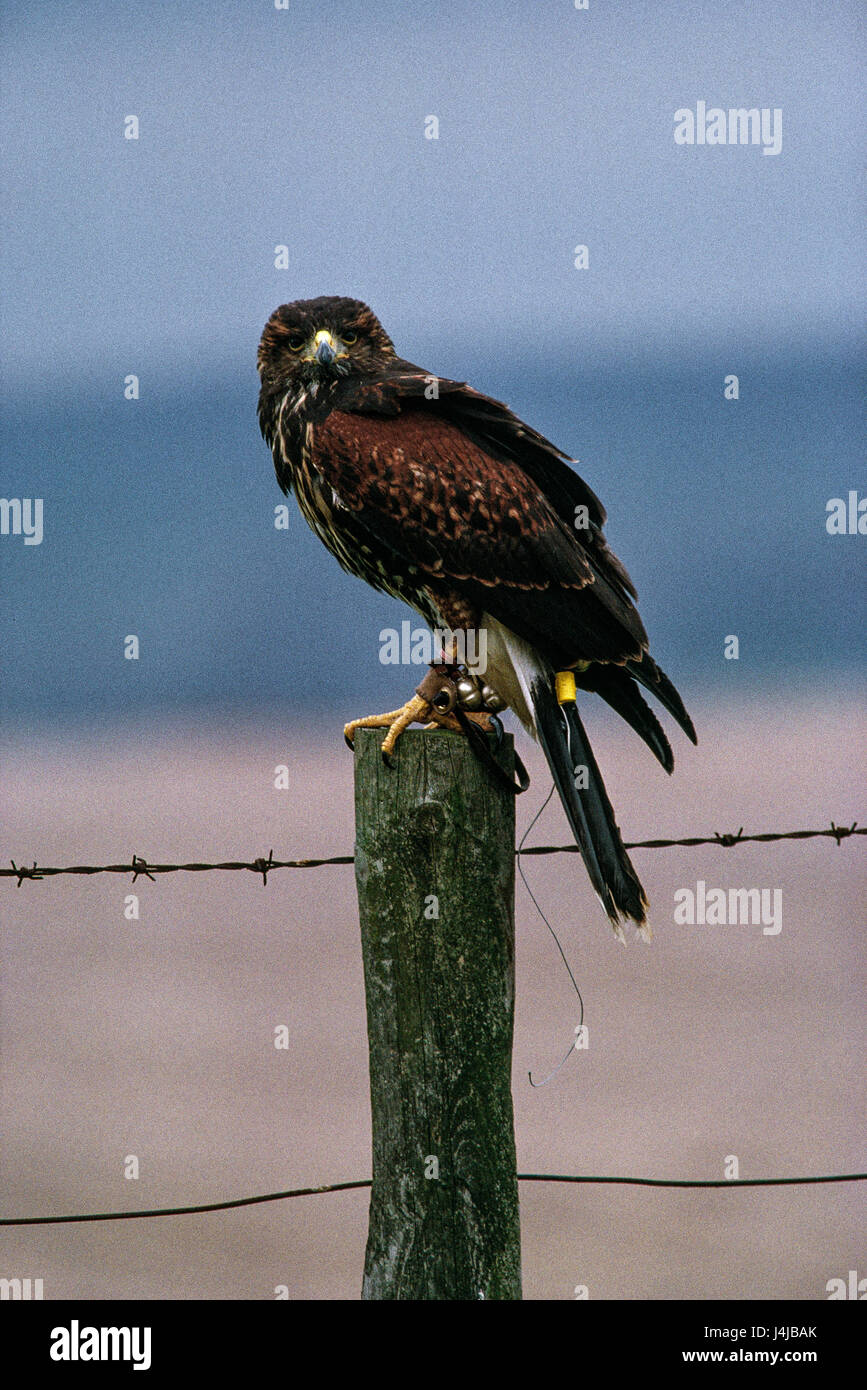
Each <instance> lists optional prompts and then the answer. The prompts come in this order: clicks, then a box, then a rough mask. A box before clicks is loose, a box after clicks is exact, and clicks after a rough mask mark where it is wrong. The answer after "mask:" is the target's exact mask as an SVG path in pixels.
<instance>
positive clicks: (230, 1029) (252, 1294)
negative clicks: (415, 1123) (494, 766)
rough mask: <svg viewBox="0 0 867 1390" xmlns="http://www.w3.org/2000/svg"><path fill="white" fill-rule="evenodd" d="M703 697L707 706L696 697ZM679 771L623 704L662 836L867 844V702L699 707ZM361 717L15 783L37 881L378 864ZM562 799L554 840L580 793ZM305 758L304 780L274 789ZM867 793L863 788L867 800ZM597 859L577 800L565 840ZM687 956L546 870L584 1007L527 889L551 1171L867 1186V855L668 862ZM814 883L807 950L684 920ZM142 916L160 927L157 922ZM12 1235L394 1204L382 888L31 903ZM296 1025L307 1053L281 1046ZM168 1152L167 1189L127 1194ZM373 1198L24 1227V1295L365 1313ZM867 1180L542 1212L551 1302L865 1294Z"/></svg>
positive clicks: (641, 822)
mask: <svg viewBox="0 0 867 1390" xmlns="http://www.w3.org/2000/svg"><path fill="white" fill-rule="evenodd" d="M692 703H693V704H695V703H696V702H694V701H693V702H692ZM693 713H694V715H695V717H696V724H697V726H698V728H699V734H700V739H701V742H700V746H699V748H698V749H697V750H693V749H691V748H690V747H689V746H688V745H686V744H685V741H684V740H682V739H681V740H678V741H676V742H675V751H676V758H677V767H676V770H675V775H674V777H673V779H670V780H669V779H668V778H666V776H665V774H664V773H663V772H662V771H661V770H660V769H659V768H657V767H656V765H655V764H654V762H653V761H652V759H651V757H650V755H649V754H648V753H646V752H645V750H644V749H643V747H642V745H640V744H639V743H638V741H637V740H636V739H635V738H634V737H633V736H632V735H631V734H630V733H629V731H628V730H623V729H620V728H618V727H617V726H616V723H615V721H613V720H608V719H607V718H606V716H605V714H604V713H603V712H601V711H600V710H598V709H596V708H592V709H588V711H587V723H588V726H589V728H590V731H591V737H593V741H594V746H595V748H596V752H597V757H598V759H599V762H600V764H601V766H602V768H603V771H604V773H605V775H606V780H607V783H608V787H609V791H610V793H611V796H612V800H613V801H614V804H615V806H616V808H617V811H618V818H619V821H620V825H621V828H622V830H623V833H624V836H625V838H627V839H643V838H647V837H652V836H665V835H672V836H681V835H686V834H704V833H707V834H711V833H713V832H714V831H716V830H720V831H731V830H737V829H738V827H739V826H741V825H743V826H744V827H745V829H746V830H747V831H762V830H786V829H800V828H809V827H818V826H823V825H827V824H828V823H829V822H830V820H831V818H832V817H833V818H835V819H836V820H837V821H838V822H846V821H849V822H851V821H852V820H854V819H856V818H859V817H860V818H862V819H863V818H864V810H865V808H864V800H863V795H864V794H863V785H862V775H861V774H862V773H863V755H864V740H863V729H864V709H863V708H862V707H859V706H858V705H857V704H856V702H855V700H854V698H853V697H843V699H842V703H840V704H836V703H834V702H833V696H825V695H824V694H822V695H815V696H811V695H808V694H804V695H803V697H802V698H801V700H800V701H799V702H797V703H795V704H792V703H791V701H789V703H788V704H787V707H786V709H785V710H781V709H780V708H779V707H778V706H777V704H776V703H775V702H774V701H773V700H772V699H771V698H768V699H766V700H761V699H759V698H758V697H756V698H754V699H752V700H751V701H750V702H745V701H744V702H741V703H739V704H738V703H735V702H734V701H731V702H725V701H722V700H719V699H716V700H715V701H714V702H713V703H711V702H707V703H706V704H705V705H704V706H703V707H702V706H701V704H700V703H699V704H698V706H697V707H696V708H694V709H693ZM339 722H340V721H339V719H337V718H335V719H333V720H331V719H328V720H326V719H325V718H324V717H323V719H322V721H321V722H320V723H319V724H317V725H316V726H315V727H314V726H313V725H311V726H309V727H307V728H306V729H299V728H298V726H297V724H295V725H294V726H290V725H289V722H288V721H286V726H285V727H280V726H279V723H278V722H277V721H271V723H270V724H268V723H266V721H265V720H263V721H262V722H261V725H260V726H258V727H257V726H256V725H255V724H254V723H251V722H249V721H248V722H247V723H245V724H243V725H242V726H241V728H240V730H239V729H238V728H236V729H234V730H232V729H231V728H229V727H224V728H214V727H210V728H206V727H203V726H201V725H199V726H195V725H189V726H187V727H181V726H178V727H177V728H176V729H174V730H169V731H168V732H166V731H165V730H164V729H162V730H160V729H158V728H157V727H156V724H154V725H153V726H146V725H144V724H140V725H137V726H135V728H133V727H130V728H129V729H127V731H126V732H125V733H124V734H120V733H115V734H109V733H108V732H107V733H106V735H105V737H104V738H103V739H100V738H99V737H97V736H94V737H93V738H92V739H91V740H90V741H87V742H78V743H71V742H68V741H64V740H62V739H60V738H57V739H52V738H50V737H48V736H44V737H42V738H41V739H40V741H38V742H37V743H36V744H35V745H32V746H30V747H29V748H26V749H25V748H23V747H19V748H17V749H13V750H12V751H11V753H10V754H9V755H8V756H7V760H6V772H5V784H6V786H7V788H8V795H7V798H6V801H7V812H6V826H5V832H4V836H3V858H4V859H5V860H6V861H8V860H9V858H10V857H14V858H15V859H16V862H19V863H20V862H22V861H24V862H28V863H29V862H31V861H32V859H33V857H34V856H35V857H36V858H37V860H38V861H40V862H42V863H46V864H70V863H81V862H97V863H99V862H115V861H119V860H123V859H126V858H130V857H131V856H132V854H133V852H135V853H137V854H139V855H144V856H146V857H147V858H148V859H150V860H153V861H157V862H174V861H177V860H178V859H181V860H183V859H193V860H195V859H205V860H212V859H223V858H227V859H233V858H238V859H249V858H252V857H255V856H256V855H259V854H267V852H268V850H269V849H270V848H271V847H273V849H274V853H275V857H278V858H284V857H285V858H291V857H298V856H304V855H332V854H340V853H347V852H350V851H351V846H352V839H353V825H352V763H351V757H350V755H349V753H348V752H347V751H346V750H345V749H344V747H343V745H342V742H341V739H340V728H339ZM520 746H521V751H522V752H523V754H524V756H525V759H526V760H527V762H528V765H529V766H530V768H531V771H532V772H534V774H535V776H534V783H533V788H532V790H531V792H530V793H529V794H528V795H527V796H526V797H525V798H523V800H522V802H521V804H520V808H519V826H520V830H519V833H520V831H521V830H523V828H524V827H525V826H526V825H527V823H528V822H529V820H530V818H531V816H532V815H533V814H534V813H535V811H536V810H537V809H538V806H539V804H540V803H541V800H542V799H543V797H544V795H545V792H546V791H547V789H548V786H549V785H550V784H549V783H548V781H547V780H546V778H545V776H544V773H543V766H542V765H541V764H540V759H539V757H538V755H537V753H536V750H535V749H532V748H528V746H527V740H526V739H523V737H522V741H521V744H520ZM284 762H285V763H288V765H289V768H290V776H291V788H290V790H288V791H283V792H278V791H275V790H274V789H273V782H272V777H273V769H274V766H275V765H276V764H278V763H284ZM859 767H860V772H859ZM532 838H533V840H535V842H537V843H551V842H555V843H564V842H565V841H566V838H567V834H566V827H565V822H564V820H563V817H562V814H561V812H560V809H559V806H555V805H554V804H553V803H552V805H551V806H550V807H549V809H548V811H547V812H546V814H545V816H544V817H543V819H542V821H541V823H540V824H539V826H537V828H536V830H535V831H534V832H533V837H532ZM634 857H635V861H636V865H637V867H638V869H639V872H640V874H641V876H642V878H643V880H644V883H645V886H646V888H647V890H648V892H649V894H650V897H651V905H652V912H653V918H652V920H653V924H654V929H655V940H654V943H653V945H652V946H650V947H646V946H642V945H641V943H639V942H632V941H631V942H630V944H629V946H628V947H627V948H623V947H621V946H619V945H618V944H617V943H616V942H615V941H614V939H613V937H612V935H611V933H610V931H609V930H608V928H607V926H606V924H605V921H604V919H603V917H602V914H601V911H600V909H599V907H598V905H597V904H596V902H595V899H594V898H593V896H592V893H591V891H590V888H589V884H588V881H587V879H586V876H585V874H584V871H583V868H582V867H581V865H580V864H579V863H578V862H577V860H575V859H572V858H567V857H565V856H553V857H550V858H541V859H528V860H525V861H524V865H525V872H526V873H527V874H528V876H529V878H530V882H531V884H532V885H533V888H534V891H535V893H536V895H537V897H538V898H539V901H540V902H541V904H542V905H543V907H544V908H545V910H546V912H547V913H548V915H549V917H550V919H551V921H552V923H553V924H554V925H555V926H556V927H557V929H558V931H559V934H560V936H561V939H562V941H563V944H564V946H565V948H566V949H567V951H568V953H569V956H570V959H571V961H572V963H573V968H574V969H575V972H576V975H577V977H578V979H579V982H580V984H581V987H582V990H583V992H584V997H585V1002H586V1009H587V1014H586V1021H587V1023H588V1024H589V1028H590V1040H591V1046H590V1049H589V1051H588V1052H586V1053H582V1054H580V1055H576V1056H573V1057H572V1058H570V1060H569V1062H568V1064H567V1065H566V1066H565V1067H564V1068H563V1070H562V1071H561V1072H560V1074H559V1076H558V1077H557V1078H556V1079H555V1080H553V1081H551V1083H550V1084H549V1085H547V1086H546V1087H544V1088H542V1089H537V1090H534V1089H531V1088H530V1086H529V1084H528V1082H527V1072H528V1070H529V1069H532V1070H533V1072H534V1075H536V1076H540V1075H544V1074H545V1073H546V1072H547V1071H548V1070H549V1069H550V1067H551V1066H552V1065H553V1064H554V1062H555V1061H556V1060H558V1059H559V1058H560V1057H561V1056H562V1054H563V1052H564V1051H565V1048H566V1047H567V1046H568V1042H569V1039H570V1037H571V1035H572V1030H573V1028H574V1026H575V1024H576V1022H577V1015H576V1001H575V999H574V996H573V995H572V994H571V992H570V987H569V984H568V980H567V978H566V976H565V972H564V971H563V969H562V966H561V964H560V963H559V960H558V958H557V956H556V953H555V950H554V947H553V943H552V942H551V940H550V938H549V936H548V934H547V932H546V931H545V929H544V927H543V925H542V923H541V922H540V920H539V918H538V917H537V915H536V912H535V910H534V909H533V907H532V904H531V903H530V902H529V900H528V898H527V895H526V893H525V891H524V889H523V887H522V886H521V885H520V882H519V885H518V986H517V1029H516V1043H515V1071H514V1095H515V1106H516V1125H517V1138H518V1161H519V1168H520V1169H522V1170H525V1171H549V1172H583V1173H609V1174H640V1175H649V1176H659V1177H708V1178H711V1177H713V1178H716V1177H722V1176H723V1163H724V1159H725V1156H726V1155H728V1154H736V1155H737V1156H738V1158H739V1161H740V1175H741V1177H756V1176H776V1175H787V1174H808V1173H833V1172H845V1171H852V1170H856V1169H862V1168H863V1167H864V1166H865V1165H864V1160H863V1137H862V1133H861V1130H860V1119H859V1117H860V1115H861V1113H862V1109H863V1099H864V1096H863V1085H864V1077H863V1056H864V1044H865V1038H864V1011H863V1005H862V1002H861V1001H862V990H863V980H862V979H861V978H860V976H861V975H863V963H864V947H863V933H864V926H865V921H864V917H865V902H867V892H865V873H864V845H863V841H858V840H850V841H848V842H846V843H844V844H843V845H842V846H841V847H840V848H838V847H837V846H836V845H835V844H834V843H833V841H830V840H819V841H812V842H806V843H788V844H786V843H783V844H772V845H745V846H742V847H738V848H735V849H730V850H723V849H718V848H715V847H707V848H698V849H674V850H662V851H636V852H635V856H634ZM698 878H704V879H705V880H706V882H707V884H708V886H723V887H728V886H743V887H750V886H760V887H768V888H774V887H781V888H782V890H783V929H782V932H781V934H780V935H779V936H778V937H765V936H764V935H763V934H762V932H761V928H760V927H749V926H747V927H736V926H729V927H706V926H705V927H688V926H676V925H675V924H674V921H673V894H674V891H675V890H676V889H677V888H678V887H685V886H691V887H693V888H694V887H695V883H696V880H697V879H698ZM132 891H135V892H136V893H138V895H139V898H140V904H141V918H140V920H139V921H138V922H130V921H127V920H125V918H124V913H123V904H124V897H125V895H126V894H128V893H130V892H132ZM0 902H2V912H3V924H4V929H3V936H2V941H3V962H2V979H3V985H2V991H3V993H2V1044H3V1047H2V1122H3V1170H2V1210H3V1213H4V1214H6V1215H10V1216H15V1215H35V1214H47V1213H52V1212H54V1213H67V1212H77V1211H88V1210H105V1209H122V1208H125V1207H128V1208H130V1209H132V1208H136V1207H152V1206H161V1205H175V1204H178V1205H180V1204H185V1203H201V1202H208V1201H219V1200H221V1199H226V1198H232V1197H239V1196H244V1195H249V1194H254V1193H258V1192H266V1191H269V1190H277V1189H282V1188H287V1187H294V1186H302V1185H307V1184H315V1183H324V1182H332V1181H339V1180H345V1179H351V1178H359V1177H367V1176H369V1118H368V1099H367V1071H366V1063H367V1053H366V1034H365V1020H364V997H363V988H362V971H361V956H360V949H359V941H358V926H357V916H356V905H355V889H354V880H353V873H352V869H351V867H346V868H343V867H338V868H321V869H312V870H303V871H294V870H289V871H281V872H279V873H274V874H273V875H272V877H271V878H270V880H269V882H268V885H267V887H266V888H263V886H262V883H261V881H260V880H259V879H257V878H256V877H254V876H253V875H242V874H219V873H210V874H202V875H192V874H177V875H173V876H167V877H162V878H160V879H159V880H158V881H157V882H156V883H150V882H148V881H147V880H146V879H139V881H138V883H137V885H136V887H135V890H133V889H132V887H131V885H130V883H129V881H128V880H126V879H123V878H120V877H114V876H103V877H99V878H93V879H66V878H63V879H55V880H52V881H43V882H41V883H25V884H24V885H23V886H22V887H21V888H20V889H18V888H16V886H15V884H14V881H9V880H7V881H4V882H3V883H2V884H0ZM281 1023H285V1024H286V1025H287V1026H288V1028H289V1032H290V1035H291V1046H290V1049H289V1051H288V1052H284V1051H276V1050H275V1049H274V1046H273V1041H272V1039H273V1030H274V1027H275V1026H276V1025H277V1024H281ZM130 1153H134V1154H136V1155H138V1158H139V1161H140V1165H141V1177H140V1179H139V1180H138V1181H137V1182H130V1181H126V1180H125V1179H124V1177H123V1160H124V1156H125V1155H127V1154H130ZM367 1201H368V1194H367V1192H366V1191H359V1192H351V1193H347V1194H335V1195H328V1196H318V1197H310V1198H302V1199H297V1200H293V1201H284V1202H280V1203H275V1204H270V1205H267V1206H262V1207H256V1208H252V1209H245V1210H241V1211H237V1212H220V1213H214V1214H211V1215H205V1216H184V1217H174V1218H161V1219H158V1220H150V1221H142V1222H135V1223H112V1224H106V1225H89V1226H77V1227H76V1226H67V1227H56V1228H35V1229H22V1230H19V1229H12V1230H5V1231H3V1232H2V1233H0V1249H2V1260H0V1265H2V1269H0V1273H2V1274H4V1275H5V1276H7V1277H11V1276H13V1275H17V1276H19V1277H27V1276H30V1277H41V1278H43V1279H44V1281H45V1296H46V1298H79V1297H81V1298H110V1299H113V1298H140V1299H146V1298H173V1299H197V1298H218V1299H267V1298H271V1297H273V1293H274V1288H275V1286H276V1285H278V1284H287V1285H288V1286H289V1289H290V1291H291V1296H292V1297H293V1298H298V1299H302V1298H304V1299H354V1298H357V1297H358V1296H359V1291H360V1285H361V1271H362V1262H363V1254H364V1242H365V1234H366V1212H367ZM864 1205H865V1204H864V1195H863V1192H862V1190H861V1189H859V1188H857V1187H856V1186H854V1185H840V1186H829V1187H823V1188H816V1187H812V1188H803V1189H789V1188H783V1189H776V1190H745V1191H729V1192H726V1191H722V1192H713V1191H710V1192H708V1191H704V1192H690V1191H686V1192H678V1191H666V1190H650V1189H622V1188H611V1187H562V1186H561V1187H558V1186H547V1185H546V1186H544V1187H543V1186H540V1185H536V1184H534V1185H526V1184H525V1185H523V1187H522V1226H523V1243H524V1291H525V1297H527V1298H531V1299H569V1298H571V1297H572V1296H573V1289H574V1287H575V1285H576V1284H579V1283H581V1284H586V1285H588V1286H589V1290H590V1296H591V1298H594V1299H636V1298H651V1299H696V1298H800V1299H821V1298H824V1297H826V1293H825V1285H826V1283H827V1281H828V1280H829V1279H830V1278H832V1277H835V1276H843V1277H845V1276H846V1273H847V1271H848V1270H850V1269H855V1268H857V1269H859V1270H860V1271H861V1272H863V1269H864V1266H865V1245H864V1235H863V1231H864V1220H863V1218H864Z"/></svg>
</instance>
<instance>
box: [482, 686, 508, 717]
mask: <svg viewBox="0 0 867 1390" xmlns="http://www.w3.org/2000/svg"><path fill="white" fill-rule="evenodd" d="M482 703H483V704H484V706H485V709H486V710H488V711H489V713H490V714H499V712H500V710H502V709H505V708H506V702H505V700H501V699H500V697H499V695H498V694H497V692H496V690H494V688H493V686H490V685H483V686H482Z"/></svg>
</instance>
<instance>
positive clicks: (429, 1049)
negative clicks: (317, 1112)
mask: <svg viewBox="0 0 867 1390" xmlns="http://www.w3.org/2000/svg"><path fill="white" fill-rule="evenodd" d="M382 738H383V733H382V731H381V730H373V729H360V730H358V732H357V734H356V737H355V810H356V849H355V854H356V859H355V871H356V881H357V885H358V900H359V906H360V914H361V936H362V946H363V952H364V973H365V986H366V992H367V1024H368V1036H369V1041H370V1095H371V1110H372V1118H373V1190H372V1193H371V1202H370V1228H369V1233H368V1241H367V1256H366V1261H365V1270H364V1286H363V1293H362V1297H363V1298H365V1299H481V1298H484V1299H519V1298H520V1297H521V1264H520V1228H519V1219H518V1182H517V1176H516V1163H515V1135H514V1120H513V1114H512V1094H511V1069H512V1031H513V1015H514V981H515V922H514V902H515V799H514V797H513V796H512V795H511V794H510V793H509V792H508V791H507V790H506V789H505V788H503V787H501V786H500V785H499V784H498V783H496V782H495V781H494V779H493V778H492V777H491V775H490V773H489V772H488V771H487V770H486V769H485V767H484V766H483V765H482V764H481V763H480V762H479V761H478V759H477V758H476V757H475V755H474V754H473V752H472V750H471V749H470V747H469V745H468V744H467V742H466V739H465V738H464V737H463V736H462V735H460V734H452V733H441V732H438V733H424V732H422V731H421V730H409V731H408V732H406V733H405V734H404V735H403V736H402V738H401V739H400V741H399V743H398V748H397V753H396V756H395V767H394V768H391V769H390V768H387V767H385V766H384V764H383V762H382V758H381V756H380V744H381V742H382ZM499 756H500V761H501V763H502V765H503V767H504V768H505V769H506V770H507V771H509V772H511V771H512V768H513V748H512V741H511V738H507V739H506V740H505V742H504V744H503V748H502V750H501V752H500V755H499Z"/></svg>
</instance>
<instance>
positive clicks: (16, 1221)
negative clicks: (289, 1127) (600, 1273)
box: [0, 1173, 867, 1226]
mask: <svg viewBox="0 0 867 1390" xmlns="http://www.w3.org/2000/svg"><path fill="white" fill-rule="evenodd" d="M517 1176H518V1181H519V1182H565V1183H597V1184H607V1185H611V1184H616V1185H618V1186H630V1187H679V1188H696V1187H698V1188H721V1187H804V1186H815V1185H816V1184H818V1183H837V1182H865V1181H867V1173H830V1174H822V1175H820V1176H818V1177H813V1176H809V1177H806V1178H633V1177H619V1176H618V1177H612V1176H597V1175H595V1174H584V1173H518V1175H517ZM372 1186H373V1183H372V1182H371V1180H370V1178H358V1179H356V1180H354V1181H352V1182H332V1183H323V1184H321V1185H320V1186H318V1187H295V1188H291V1189H290V1190H288V1191H286V1192H263V1193H261V1194H260V1195H258V1196H256V1197H236V1198H234V1199H233V1200H232V1201H229V1202H206V1203H204V1204H203V1205H201V1206H191V1207H153V1208H151V1209H150V1210H145V1211H100V1212H84V1213H80V1214H78V1215H75V1216H11V1217H0V1226H63V1225H69V1224H71V1223H73V1222H82V1221H141V1220H144V1219H145V1218H148V1217H154V1216H195V1215H199V1214H200V1213H202V1212H210V1211H231V1210H232V1209H233V1208H235V1207H253V1206H258V1205H260V1204H261V1203H263V1202H282V1201H285V1200H286V1199H287V1198H289V1197H318V1196H321V1195H322V1194H323V1193H326V1192H349V1191H351V1190H352V1189H353V1188H361V1187H372Z"/></svg>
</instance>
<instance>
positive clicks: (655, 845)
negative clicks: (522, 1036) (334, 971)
mask: <svg viewBox="0 0 867 1390" xmlns="http://www.w3.org/2000/svg"><path fill="white" fill-rule="evenodd" d="M853 835H867V826H860V825H859V823H858V821H853V822H852V824H851V825H837V824H836V823H835V822H834V821H831V824H830V826H829V827H828V828H827V829H823V830H768V831H764V832H762V833H761V834H758V835H745V834H744V828H743V826H741V828H740V830H738V831H736V832H735V833H733V834H732V833H725V834H721V833H720V832H719V831H714V833H713V835H690V836H687V837H685V838H682V839H679V840H627V841H626V848H627V849H672V848H675V847H677V846H684V847H685V848H692V847H693V846H695V845H718V846H719V847H720V848H721V849H732V848H733V847H734V846H735V845H745V844H768V843H771V842H772V841H777V840H816V839H829V840H834V841H835V842H836V843H837V845H840V844H841V843H842V842H843V840H848V839H849V838H850V837H851V836H853ZM515 852H516V853H517V850H516V851H515ZM580 853H581V851H580V850H579V848H578V846H577V845H575V844H571V845H529V846H528V847H527V848H526V849H522V850H521V855H522V857H523V856H526V855H531V854H580ZM9 862H10V864H11V866H12V867H11V868H9V869H3V868H0V878H14V879H16V880H17V883H18V887H19V888H20V887H21V885H22V883H23V882H24V880H25V879H28V880H31V881H33V882H38V881H39V880H40V879H44V878H56V877H58V876H59V875H61V874H80V875H90V874H132V881H133V883H135V882H136V880H137V879H138V878H139V877H145V878H149V879H150V880H151V882H156V878H155V875H156V874H177V873H189V874H201V873H210V872H212V871H213V870H220V871H222V872H233V871H234V872H237V871H245V872H247V873H253V874H261V875H262V882H263V883H265V884H267V882H268V875H269V874H270V873H271V872H272V871H273V870H275V869H319V868H324V867H327V866H328V867H330V866H332V865H335V864H353V863H354V862H355V858H354V856H353V855H351V854H337V855H333V856H331V857H330V858H325V859H275V858H274V851H273V849H272V850H270V851H269V853H268V858H267V859H265V858H264V857H261V856H260V857H259V858H257V859H249V860H246V859H230V860H226V861H224V862H221V863H207V864H204V863H203V864H198V863H196V864H150V863H148V861H147V860H146V859H143V858H142V857H141V856H140V855H138V854H133V856H132V858H131V859H129V860H127V861H126V862H125V863H122V864H71V865H69V866H67V867H66V868H50V867H47V866H44V865H41V864H37V862H36V860H35V859H34V861H33V863H32V864H31V865H29V866H28V865H26V864H20V865H19V864H16V863H15V860H14V859H11V860H10V861H9Z"/></svg>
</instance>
